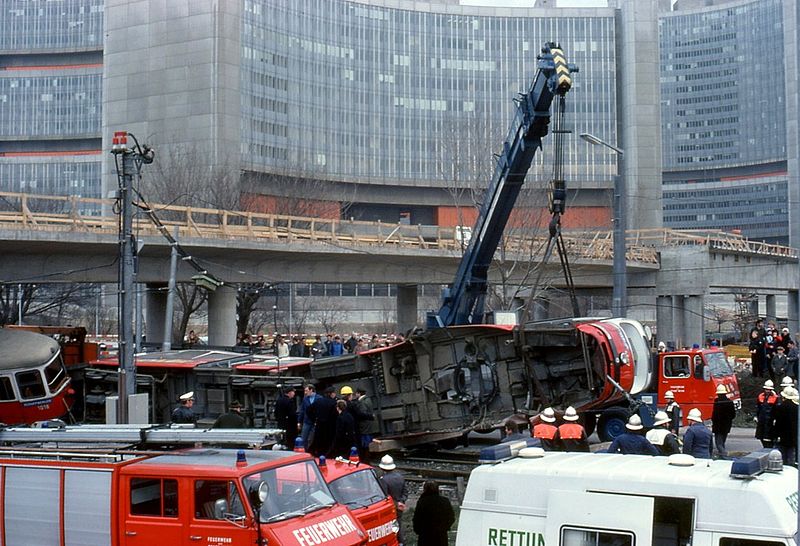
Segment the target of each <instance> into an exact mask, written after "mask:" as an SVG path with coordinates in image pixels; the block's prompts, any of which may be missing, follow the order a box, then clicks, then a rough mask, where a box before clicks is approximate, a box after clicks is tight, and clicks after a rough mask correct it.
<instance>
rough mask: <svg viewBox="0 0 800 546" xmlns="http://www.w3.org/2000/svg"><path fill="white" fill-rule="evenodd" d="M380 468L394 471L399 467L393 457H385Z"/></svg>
mask: <svg viewBox="0 0 800 546" xmlns="http://www.w3.org/2000/svg"><path fill="white" fill-rule="evenodd" d="M378 466H379V467H380V468H382V469H383V470H394V469H395V468H397V465H396V464H394V459H392V456H391V455H384V456H383V458H382V459H381V462H380V464H379V465H378Z"/></svg>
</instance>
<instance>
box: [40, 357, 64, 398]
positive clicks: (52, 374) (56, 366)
mask: <svg viewBox="0 0 800 546" xmlns="http://www.w3.org/2000/svg"><path fill="white" fill-rule="evenodd" d="M44 376H45V377H46V378H47V386H48V387H50V392H52V393H55V392H58V389H60V388H61V387H62V386H63V385H64V383H66V382H67V374H66V373H64V366H63V364H61V360H59V359H57V360H53V361H52V362H51V363H50V364H48V365H47V367H46V368H45V369H44Z"/></svg>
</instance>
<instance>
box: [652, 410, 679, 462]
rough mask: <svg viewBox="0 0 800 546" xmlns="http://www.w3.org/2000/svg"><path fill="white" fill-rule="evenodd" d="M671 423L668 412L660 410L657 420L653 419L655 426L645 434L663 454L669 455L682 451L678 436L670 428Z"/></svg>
mask: <svg viewBox="0 0 800 546" xmlns="http://www.w3.org/2000/svg"><path fill="white" fill-rule="evenodd" d="M671 423H672V421H671V420H670V418H669V415H667V412H665V411H659V412H657V413H656V417H655V421H653V428H652V429H650V430H649V431H648V432H647V434H646V435H645V438H647V439H648V440H649V441H650V443H651V444H653V445H654V446H656V449H657V450H658V451H659V453H660V454H661V455H667V456H668V455H672V454H673V453H680V452H681V446H680V444H679V443H678V437H677V436H675V434H673V432H672V431H671V430H670V429H669V427H670V424H671Z"/></svg>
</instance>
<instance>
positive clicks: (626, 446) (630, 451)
mask: <svg viewBox="0 0 800 546" xmlns="http://www.w3.org/2000/svg"><path fill="white" fill-rule="evenodd" d="M608 453H622V454H623V455H658V450H657V449H656V448H655V446H654V445H653V444H651V443H650V442H649V441H648V440H647V438H645V437H644V436H642V435H641V434H635V433H633V432H624V433H622V434H620V435H619V436H617V437H616V438H614V441H613V442H611V445H610V446H609V447H608Z"/></svg>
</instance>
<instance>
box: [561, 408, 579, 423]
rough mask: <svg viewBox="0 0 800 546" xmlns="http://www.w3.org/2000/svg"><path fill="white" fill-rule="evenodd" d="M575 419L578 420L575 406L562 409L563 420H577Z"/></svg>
mask: <svg viewBox="0 0 800 546" xmlns="http://www.w3.org/2000/svg"><path fill="white" fill-rule="evenodd" d="M577 420H578V412H577V411H575V408H573V407H572V406H570V407H568V408H567V409H566V410H564V421H577Z"/></svg>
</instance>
